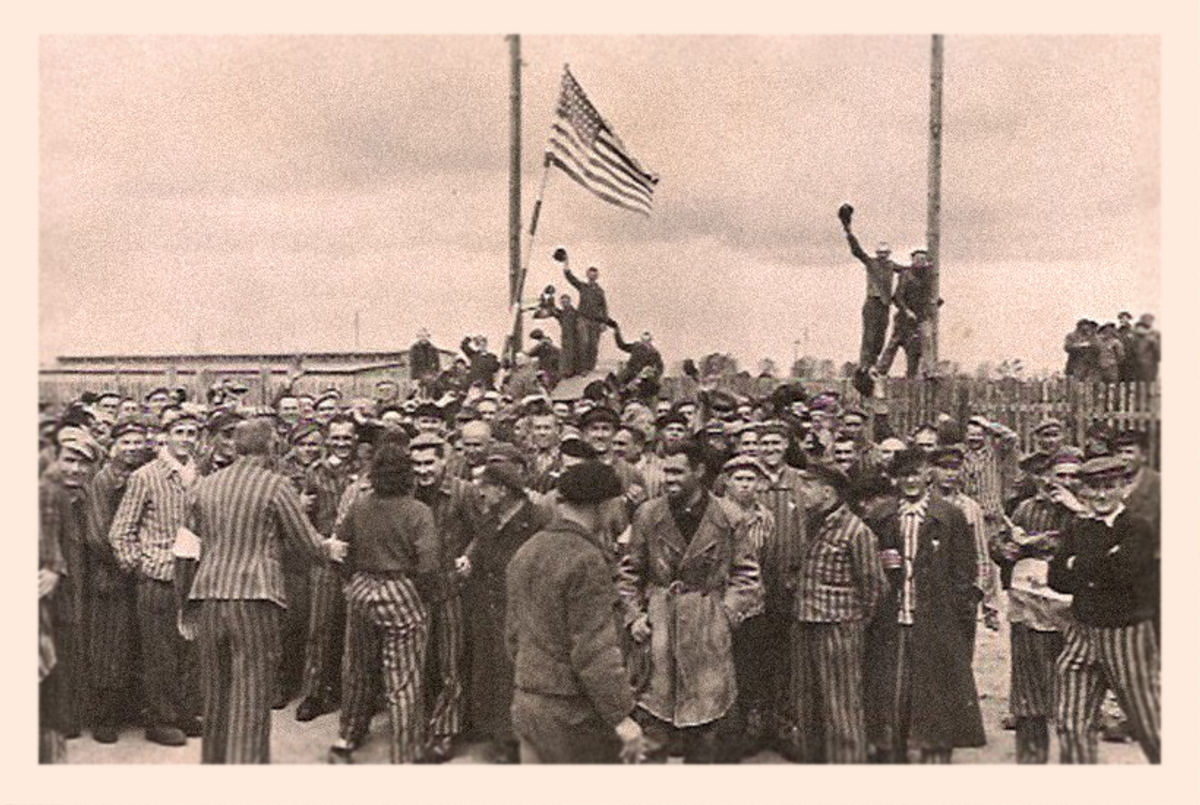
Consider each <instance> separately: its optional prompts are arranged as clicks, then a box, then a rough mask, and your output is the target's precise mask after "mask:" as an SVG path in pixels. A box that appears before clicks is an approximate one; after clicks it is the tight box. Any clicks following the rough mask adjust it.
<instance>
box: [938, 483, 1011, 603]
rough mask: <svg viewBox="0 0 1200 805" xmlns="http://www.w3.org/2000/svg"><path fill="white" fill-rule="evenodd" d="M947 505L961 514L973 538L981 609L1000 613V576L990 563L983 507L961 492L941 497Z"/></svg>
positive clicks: (988, 537) (976, 582)
mask: <svg viewBox="0 0 1200 805" xmlns="http://www.w3.org/2000/svg"><path fill="white" fill-rule="evenodd" d="M943 497H944V498H945V500H946V502H947V503H951V504H953V505H954V506H956V507H957V508H958V510H959V511H960V512H962V513H963V517H965V518H966V520H967V525H969V526H970V527H971V534H972V536H973V537H974V538H975V557H976V560H975V564H976V567H977V568H978V572H977V574H976V581H975V586H976V587H977V588H978V589H979V592H981V593H983V600H982V604H983V608H984V609H985V610H989V611H991V612H999V611H1000V595H1001V593H1002V590H1001V588H1000V576H999V574H998V573H997V572H996V566H995V564H994V563H993V562H992V557H991V552H990V549H989V543H990V541H991V540H990V536H991V535H990V534H989V533H988V526H987V522H986V519H985V515H984V511H983V507H982V506H980V505H979V504H978V503H977V502H975V500H974V499H973V498H971V497H970V496H968V495H967V494H966V493H964V492H963V491H962V490H959V491H958V492H955V493H954V494H952V495H943Z"/></svg>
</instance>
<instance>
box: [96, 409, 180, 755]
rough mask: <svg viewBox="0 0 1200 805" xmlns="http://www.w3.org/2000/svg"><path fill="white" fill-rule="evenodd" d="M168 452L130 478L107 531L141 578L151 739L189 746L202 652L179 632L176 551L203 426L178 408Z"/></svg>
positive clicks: (119, 556)
mask: <svg viewBox="0 0 1200 805" xmlns="http://www.w3.org/2000/svg"><path fill="white" fill-rule="evenodd" d="M163 431H164V432H165V434H166V445H165V447H164V448H163V449H162V450H161V451H159V453H158V455H157V457H155V458H154V459H153V460H151V461H150V462H149V463H147V464H146V465H145V466H143V467H141V468H139V469H138V470H136V471H135V472H134V473H133V474H132V475H130V476H129V482H128V485H127V488H126V490H125V495H124V497H122V498H121V505H120V506H118V507H117V513H116V515H115V516H114V518H113V523H112V527H111V528H110V529H109V532H108V539H109V542H110V543H111V544H112V546H113V553H114V555H115V556H116V560H117V564H118V565H119V566H120V568H121V570H123V571H125V572H126V573H131V574H134V575H135V576H136V578H137V619H138V629H139V636H140V639H141V649H142V651H141V657H140V661H141V671H142V675H141V678H142V685H143V693H144V695H145V698H146V709H147V716H148V725H147V729H146V739H147V740H149V741H151V742H153V743H158V744H162V745H163V746H183V745H184V744H185V743H187V734H191V735H192V736H193V737H199V735H200V726H199V721H198V719H197V714H198V710H199V702H198V698H199V681H198V679H197V675H198V671H199V669H198V667H197V664H196V658H195V652H194V650H192V648H191V647H190V646H189V644H188V643H187V642H185V641H184V639H183V637H182V636H181V635H180V633H179V629H178V625H177V616H178V607H177V603H176V595H175V590H174V588H173V586H172V585H173V582H174V580H175V556H174V552H173V551H174V546H175V540H176V537H177V536H178V534H179V530H180V528H181V527H182V526H183V525H184V522H185V518H186V514H187V500H188V493H189V490H190V489H191V487H192V485H193V483H194V482H195V480H196V478H197V472H196V462H195V459H194V455H195V452H196V448H197V445H198V442H199V436H200V423H199V421H198V420H197V419H196V417H195V415H194V414H191V413H190V412H188V411H184V410H180V409H176V410H174V411H170V412H166V413H164V418H163Z"/></svg>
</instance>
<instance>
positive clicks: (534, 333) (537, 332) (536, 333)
mask: <svg viewBox="0 0 1200 805" xmlns="http://www.w3.org/2000/svg"><path fill="white" fill-rule="evenodd" d="M529 337H530V338H532V339H533V340H534V341H541V340H542V339H543V338H545V337H546V334H545V333H543V332H542V329H541V328H540V327H535V328H534V329H533V330H531V331H530V333H529Z"/></svg>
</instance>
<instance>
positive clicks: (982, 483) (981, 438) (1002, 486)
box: [962, 416, 1017, 539]
mask: <svg viewBox="0 0 1200 805" xmlns="http://www.w3.org/2000/svg"><path fill="white" fill-rule="evenodd" d="M963 441H964V446H965V447H966V451H965V452H964V453H963V466H962V475H963V481H962V491H963V493H964V494H966V496H967V497H969V498H971V499H972V500H974V501H975V502H976V503H978V504H979V505H980V506H982V507H983V518H984V523H985V524H986V525H987V532H988V538H989V539H991V537H992V536H993V535H995V534H996V533H997V532H998V531H1000V530H1001V529H1003V528H1004V503H1005V501H1006V499H1007V498H1008V494H1009V491H1010V490H1011V489H1012V485H1013V480H1014V476H1015V475H1016V469H1017V467H1016V462H1017V452H1016V451H1017V434H1015V433H1013V432H1012V431H1011V430H1009V429H1008V428H1006V427H1004V426H1003V425H1001V424H1000V423H998V422H991V421H989V420H988V419H987V418H986V417H982V416H973V417H971V418H970V420H968V421H967V427H966V431H965V433H964V436H963Z"/></svg>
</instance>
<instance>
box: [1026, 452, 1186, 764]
mask: <svg viewBox="0 0 1200 805" xmlns="http://www.w3.org/2000/svg"><path fill="white" fill-rule="evenodd" d="M1079 475H1080V478H1081V480H1082V482H1083V488H1082V489H1081V491H1080V495H1081V497H1082V499H1083V502H1084V503H1085V504H1087V506H1088V508H1089V510H1090V513H1089V514H1088V515H1086V516H1082V517H1079V518H1076V519H1075V520H1073V521H1072V522H1071V523H1070V525H1069V526H1068V527H1067V528H1066V530H1065V532H1064V534H1063V538H1062V543H1061V545H1060V546H1059V548H1058V550H1057V551H1056V552H1055V554H1054V558H1053V559H1051V560H1050V571H1049V574H1048V581H1049V584H1050V587H1051V588H1053V589H1054V590H1057V591H1058V592H1060V593H1064V594H1067V595H1070V596H1071V597H1072V598H1071V617H1072V620H1073V623H1071V624H1070V625H1069V626H1068V627H1067V630H1066V645H1065V646H1064V648H1063V650H1062V653H1061V654H1059V656H1058V660H1057V662H1056V664H1055V686H1054V691H1055V693H1054V710H1055V723H1056V726H1057V728H1058V738H1059V749H1060V752H1061V762H1063V763H1096V762H1098V759H1099V758H1098V752H1097V743H1096V730H1095V726H1096V720H1097V717H1098V716H1099V714H1100V707H1101V703H1102V701H1103V697H1104V692H1105V690H1106V689H1111V690H1112V691H1113V692H1114V693H1115V694H1116V697H1117V702H1118V703H1119V704H1120V706H1121V711H1122V712H1123V713H1124V714H1125V717H1126V718H1127V719H1129V726H1130V730H1131V732H1132V733H1133V736H1134V738H1135V739H1136V740H1137V742H1138V744H1140V745H1141V747H1142V752H1143V753H1145V755H1146V759H1147V760H1149V761H1150V762H1151V763H1158V762H1160V758H1161V753H1162V745H1161V736H1160V729H1161V727H1160V724H1161V718H1162V709H1161V703H1160V698H1159V697H1160V693H1159V674H1160V660H1159V648H1158V644H1159V637H1158V633H1157V630H1156V629H1155V622H1156V621H1157V620H1158V617H1159V596H1160V592H1159V583H1160V582H1159V579H1160V568H1159V563H1160V553H1161V541H1160V535H1159V533H1158V530H1157V529H1155V528H1154V526H1153V524H1152V523H1150V522H1149V521H1148V520H1147V519H1145V518H1144V517H1143V516H1140V515H1139V514H1137V513H1136V512H1131V511H1130V510H1129V509H1128V508H1127V507H1126V505H1125V502H1124V499H1123V498H1124V496H1125V494H1126V490H1127V485H1128V481H1129V466H1128V464H1127V463H1126V462H1125V461H1124V460H1123V459H1121V458H1119V457H1117V456H1101V457H1098V458H1094V459H1091V460H1089V461H1088V462H1087V463H1085V464H1084V465H1083V467H1082V468H1081V469H1080V471H1079Z"/></svg>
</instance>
